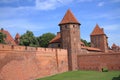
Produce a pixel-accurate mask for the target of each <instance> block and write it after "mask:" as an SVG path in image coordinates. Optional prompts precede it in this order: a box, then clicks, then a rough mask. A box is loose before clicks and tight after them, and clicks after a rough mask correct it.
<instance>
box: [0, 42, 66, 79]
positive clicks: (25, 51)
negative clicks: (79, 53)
mask: <svg viewBox="0 0 120 80" xmlns="http://www.w3.org/2000/svg"><path fill="white" fill-rule="evenodd" d="M67 56H68V54H67V50H64V49H52V48H34V47H26V46H12V45H3V44H0V80H34V79H37V78H40V77H45V76H49V75H53V74H57V73H62V72H66V71H68V57H67Z"/></svg>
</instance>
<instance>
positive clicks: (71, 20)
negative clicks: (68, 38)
mask: <svg viewBox="0 0 120 80" xmlns="http://www.w3.org/2000/svg"><path fill="white" fill-rule="evenodd" d="M66 23H77V24H80V23H79V22H78V20H77V19H76V18H75V16H74V15H73V13H72V12H71V10H70V9H68V10H67V12H66V14H65V16H64V17H63V19H62V21H61V22H60V23H59V25H61V24H66Z"/></svg>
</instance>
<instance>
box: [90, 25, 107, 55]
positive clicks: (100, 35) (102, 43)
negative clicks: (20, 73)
mask: <svg viewBox="0 0 120 80" xmlns="http://www.w3.org/2000/svg"><path fill="white" fill-rule="evenodd" d="M90 38H91V47H95V48H99V49H101V50H102V51H103V52H106V53H107V52H108V42H107V38H108V37H107V36H106V34H105V33H104V30H103V28H100V27H99V25H98V24H96V26H95V28H94V30H93V32H92V33H91V35H90Z"/></svg>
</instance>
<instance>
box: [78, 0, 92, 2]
mask: <svg viewBox="0 0 120 80" xmlns="http://www.w3.org/2000/svg"><path fill="white" fill-rule="evenodd" d="M92 1H93V0H78V2H92Z"/></svg>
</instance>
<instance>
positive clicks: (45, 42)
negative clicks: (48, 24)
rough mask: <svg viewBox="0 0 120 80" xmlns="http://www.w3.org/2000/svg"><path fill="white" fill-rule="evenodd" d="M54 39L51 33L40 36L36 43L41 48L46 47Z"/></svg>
mask: <svg viewBox="0 0 120 80" xmlns="http://www.w3.org/2000/svg"><path fill="white" fill-rule="evenodd" d="M54 37H55V34H53V33H45V34H43V35H41V36H39V37H38V38H37V39H38V42H39V46H41V47H48V44H49V42H50V41H51V40H52V39H53V38H54Z"/></svg>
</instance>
